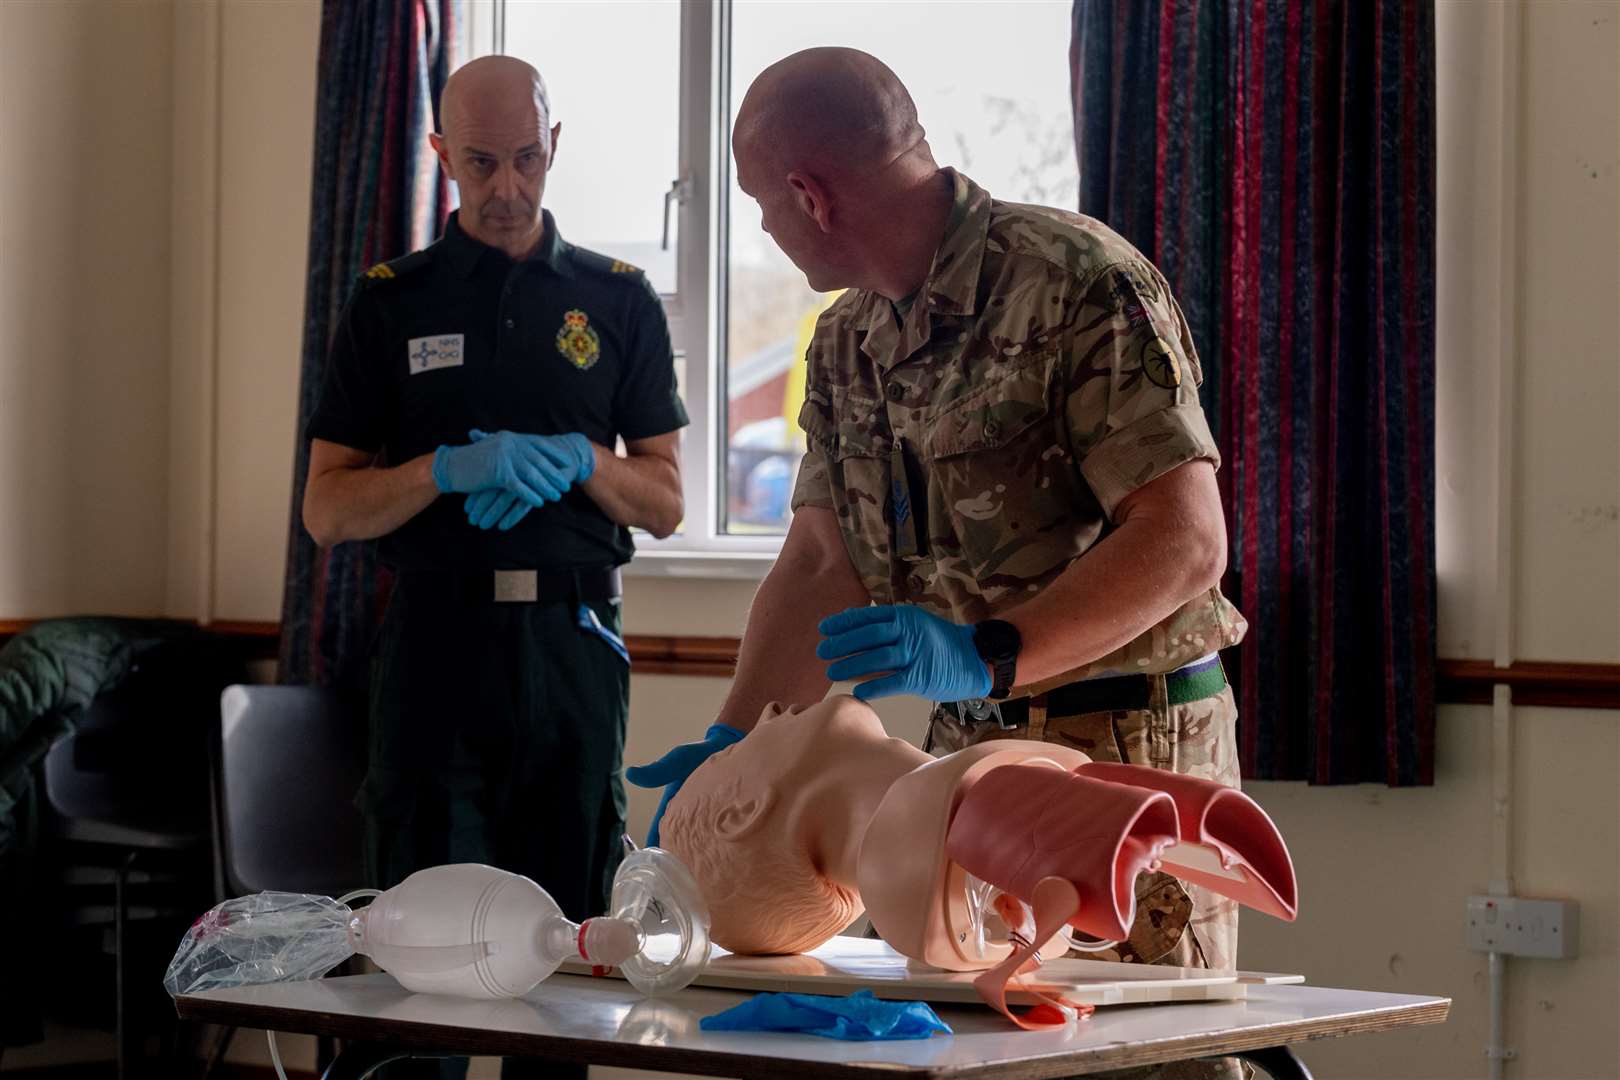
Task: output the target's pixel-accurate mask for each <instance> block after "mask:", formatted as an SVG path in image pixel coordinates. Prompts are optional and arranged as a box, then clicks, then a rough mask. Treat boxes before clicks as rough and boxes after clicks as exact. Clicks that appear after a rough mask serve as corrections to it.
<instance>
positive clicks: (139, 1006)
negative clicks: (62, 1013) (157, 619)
mask: <svg viewBox="0 0 1620 1080" xmlns="http://www.w3.org/2000/svg"><path fill="white" fill-rule="evenodd" d="M239 677H240V668H239V665H237V664H236V663H234V662H233V661H230V660H229V659H227V658H226V656H225V654H224V652H223V649H222V647H221V646H220V645H219V644H218V643H217V642H214V641H212V640H209V639H207V638H202V637H198V638H181V639H177V640H175V641H173V642H170V643H165V644H163V645H160V646H157V647H155V648H153V649H152V650H151V651H150V652H148V653H147V654H145V655H144V656H142V658H141V659H140V661H139V662H137V663H136V664H135V665H134V666H133V667H131V669H130V671H129V673H128V675H127V676H126V678H125V679H124V680H123V682H122V683H120V684H119V685H118V686H117V687H115V688H114V689H112V690H110V691H108V692H106V693H103V694H101V695H99V696H97V697H96V698H95V699H94V700H93V701H92V702H91V703H90V705H89V706H87V707H86V708H85V709H84V710H83V712H82V713H80V715H79V716H78V717H77V718H76V723H75V725H74V731H73V732H72V734H70V735H68V736H67V737H66V738H64V739H62V740H61V741H59V742H58V743H56V745H55V746H53V747H52V748H51V750H50V752H49V753H48V754H47V755H46V757H45V761H44V763H43V769H42V772H43V778H44V783H43V785H42V787H43V790H44V795H45V799H44V803H43V810H44V814H43V816H42V831H43V833H44V838H43V841H42V845H41V852H42V856H43V859H42V863H43V865H45V866H46V867H47V873H46V877H47V879H48V882H49V884H48V888H49V889H50V890H51V892H52V896H51V903H50V906H51V909H52V910H53V912H54V913H55V915H56V917H57V918H58V919H59V921H60V924H61V925H60V926H59V929H60V930H61V931H62V932H63V937H64V939H65V940H67V941H70V942H73V943H75V944H76V945H78V946H80V947H79V948H78V950H77V951H78V954H79V955H78V956H77V959H76V960H74V961H72V962H71V963H62V964H60V966H63V967H67V968H70V969H76V970H77V977H78V980H79V985H78V986H77V987H73V986H64V987H61V988H59V990H58V993H57V995H56V996H59V997H61V998H63V999H69V998H70V997H73V998H76V997H79V996H80V995H82V992H83V983H84V981H85V978H84V972H85V967H84V966H85V965H91V966H92V967H91V970H93V968H94V966H95V965H96V960H95V957H96V956H98V955H104V954H105V953H106V952H111V954H112V963H113V973H112V974H113V982H114V992H113V1009H114V1016H115V1021H114V1023H115V1028H116V1030H117V1033H118V1035H117V1043H118V1059H117V1069H118V1076H119V1077H120V1078H124V1077H127V1076H129V1075H131V1071H132V1068H133V1067H134V1063H135V1062H136V1061H137V1060H139V1059H141V1058H143V1057H144V1055H143V1053H142V1052H141V1050H140V1048H139V1047H138V1046H137V1042H138V1041H144V1040H142V1039H141V1035H142V1034H143V1033H144V1032H146V1031H149V1030H151V1028H150V1027H146V1026H144V1024H145V1021H147V1020H151V1021H152V1022H153V1026H156V1025H159V1024H160V1025H161V1027H160V1028H159V1029H158V1030H159V1032H160V1033H161V1034H162V1035H164V1036H165V1038H167V1037H168V1036H169V1035H171V1034H172V1030H173V1014H172V1011H170V1010H168V1009H166V1008H165V1005H166V996H165V995H163V994H162V991H161V988H160V983H161V978H162V974H163V965H164V964H165V963H166V962H167V960H168V956H169V954H171V953H172V952H173V949H174V945H175V942H177V941H178V940H179V935H180V933H181V932H183V931H184V929H185V927H186V926H187V925H188V924H189V923H190V921H191V919H193V918H195V917H196V914H197V912H198V909H199V905H204V906H205V905H206V901H207V897H208V894H209V891H210V889H209V885H210V880H209V878H210V874H209V868H210V864H211V860H210V858H209V844H208V840H209V798H208V789H209V755H208V744H209V741H210V739H211V738H212V737H213V724H212V722H211V720H212V716H213V708H214V706H213V702H215V701H216V700H217V699H218V695H219V693H220V688H221V687H222V686H224V685H226V684H228V683H229V682H231V681H232V680H233V679H235V678H239ZM86 938H88V939H89V940H90V941H93V942H94V946H93V948H92V947H85V946H86V945H87V944H88V943H87V942H86V941H84V940H81V939H86ZM88 981H89V982H90V983H91V984H94V982H95V981H96V980H95V978H94V976H91V977H90V978H89V980H88ZM75 990H77V993H74V991H75Z"/></svg>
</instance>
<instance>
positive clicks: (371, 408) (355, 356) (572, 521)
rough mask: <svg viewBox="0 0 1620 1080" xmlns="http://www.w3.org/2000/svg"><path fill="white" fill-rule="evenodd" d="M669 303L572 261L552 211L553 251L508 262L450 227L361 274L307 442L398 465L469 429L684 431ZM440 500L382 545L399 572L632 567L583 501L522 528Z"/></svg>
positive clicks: (555, 508)
mask: <svg viewBox="0 0 1620 1080" xmlns="http://www.w3.org/2000/svg"><path fill="white" fill-rule="evenodd" d="M686 422H687V419H686V410H685V408H683V407H682V405H681V400H680V397H679V396H678V395H677V394H676V392H675V366H674V356H673V353H672V351H671V348H670V341H669V326H668V324H667V323H666V322H665V319H664V308H663V305H662V304H660V303H659V301H658V294H657V292H656V291H655V290H654V289H653V287H652V285H651V284H649V283H648V281H647V279H646V277H645V276H644V275H643V274H642V273H641V271H639V270H637V269H636V268H635V267H633V266H630V265H628V264H626V263H622V262H618V261H616V260H614V259H611V258H608V257H606V256H603V255H598V254H596V253H595V252H591V251H586V250H584V249H583V248H576V247H574V246H573V245H571V244H569V243H567V242H566V241H564V240H563V239H562V237H561V236H559V235H558V233H557V225H556V222H555V221H553V220H552V216H551V213H550V212H549V211H546V212H545V239H544V240H543V241H542V243H541V245H540V248H539V249H538V250H537V251H536V252H535V253H534V255H532V256H531V257H529V258H528V259H525V260H523V261H521V262H514V261H512V260H511V259H510V258H508V257H507V256H506V254H505V253H504V252H502V251H500V250H499V249H496V248H492V247H489V246H487V245H485V244H481V243H479V242H478V241H477V240H474V239H473V238H472V237H470V236H468V235H467V234H466V232H464V231H463V230H462V228H461V225H460V223H459V222H458V220H457V215H455V214H451V215H450V222H449V224H448V226H447V227H446V228H445V233H444V236H442V237H441V238H440V239H439V240H438V241H436V242H435V243H434V244H432V245H431V246H429V247H427V248H425V249H424V250H422V251H418V252H414V253H412V254H410V255H407V256H405V257H404V258H402V259H396V260H394V261H393V262H390V263H384V264H382V265H380V266H375V267H373V268H372V269H371V270H368V271H367V272H366V274H365V275H364V276H363V277H362V278H361V279H360V281H359V282H358V284H357V285H356V287H355V290H354V293H353V295H352V296H351V297H350V299H349V303H348V305H347V307H346V308H345V309H344V311H343V315H342V319H341V322H340V325H339V326H338V329H337V333H336V335H335V336H334V338H333V341H332V352H331V362H330V363H329V364H328V366H327V378H326V382H325V385H324V386H323V388H322V392H321V399H320V403H319V405H317V407H316V409H315V413H314V415H313V416H312V417H311V418H310V421H309V426H308V429H307V431H306V435H307V436H308V437H310V438H316V439H325V440H327V441H329V442H334V443H339V444H341V445H343V446H348V447H352V448H354V449H356V450H363V451H367V452H372V451H378V450H380V451H382V453H383V457H384V459H385V463H387V464H401V463H403V462H406V461H409V460H411V459H412V458H414V457H417V456H418V455H421V454H427V453H431V452H432V451H433V450H434V449H435V448H436V447H438V446H441V445H446V444H448V445H451V446H459V445H461V444H464V443H466V442H468V441H469V440H468V436H467V432H468V431H469V430H470V429H472V428H481V429H483V430H484V431H489V432H495V431H502V430H506V431H518V432H525V433H528V434H536V435H559V434H563V433H566V432H570V431H578V432H581V433H582V434H584V435H585V437H586V438H588V439H590V440H591V441H592V442H594V443H598V444H600V445H603V446H610V447H611V446H613V445H614V442H615V440H616V439H617V438H619V437H621V436H622V437H623V438H625V439H627V440H630V439H644V438H648V437H650V436H653V435H662V434H664V433H666V432H670V431H674V430H676V429H677V428H680V427H682V426H684V425H685V424H686ZM464 499H465V497H464V496H462V495H442V496H440V497H439V498H438V499H437V500H436V501H435V502H434V503H433V504H432V505H431V506H429V507H428V508H427V509H426V510H423V511H422V512H421V513H420V514H418V515H416V516H415V517H414V518H412V519H411V520H410V521H408V522H406V523H405V524H404V525H402V526H400V527H399V528H398V529H396V530H395V531H394V532H392V533H390V534H388V535H387V536H385V537H383V539H382V542H381V546H380V553H381V556H382V558H383V559H384V560H385V561H387V562H389V563H391V564H393V565H395V566H398V567H401V568H404V569H419V570H482V569H489V568H508V569H510V568H527V567H538V568H541V569H546V570H570V569H578V568H584V567H596V566H617V565H619V564H620V563H624V562H627V561H629V559H630V555H631V550H632V544H631V540H630V531H629V530H628V529H625V528H623V527H621V526H618V525H615V524H614V523H613V522H612V521H610V520H609V519H608V517H607V515H605V514H604V513H602V511H601V510H600V509H599V508H598V507H597V505H596V503H595V502H594V501H592V499H591V498H590V496H588V495H586V494H585V493H584V492H583V491H581V490H580V489H579V488H577V487H576V488H573V489H571V490H570V491H569V492H568V493H567V494H565V495H564V496H563V498H562V499H561V501H559V502H556V503H547V504H546V505H545V506H542V507H538V508H536V509H534V510H531V511H529V513H528V515H527V516H526V517H524V519H523V520H522V521H520V522H519V523H518V524H517V525H516V526H515V527H514V528H512V529H510V530H508V531H506V532H501V531H500V530H499V529H487V530H484V529H479V528H478V527H477V526H475V525H472V524H469V523H468V521H467V516H466V513H465V511H464V509H463V502H464Z"/></svg>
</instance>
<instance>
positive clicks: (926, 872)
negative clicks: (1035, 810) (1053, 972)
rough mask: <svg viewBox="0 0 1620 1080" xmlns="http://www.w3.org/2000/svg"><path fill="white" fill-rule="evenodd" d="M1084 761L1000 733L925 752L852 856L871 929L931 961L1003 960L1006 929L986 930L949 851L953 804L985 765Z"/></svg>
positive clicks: (979, 964)
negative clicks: (929, 755) (937, 753)
mask: <svg viewBox="0 0 1620 1080" xmlns="http://www.w3.org/2000/svg"><path fill="white" fill-rule="evenodd" d="M1090 760H1091V759H1090V758H1088V757H1087V756H1086V755H1085V754H1082V753H1081V752H1080V751H1078V750H1071V749H1069V748H1068V747H1064V746H1055V745H1053V744H1051V743H1042V742H1031V741H1029V740H1025V739H997V740H994V741H991V742H986V743H979V744H978V745H976V746H970V747H967V748H966V749H963V750H959V751H957V752H956V753H954V754H951V755H949V756H948V757H943V758H937V759H930V760H928V761H926V762H925V763H923V764H921V765H919V767H917V768H916V769H914V770H912V771H911V772H909V773H907V774H905V775H904V776H902V777H900V779H898V780H896V781H895V782H894V784H893V785H892V786H891V787H890V788H889V791H888V794H887V795H886V796H884V798H883V801H882V802H881V803H880V804H879V805H878V810H877V813H876V814H874V815H873V816H872V819H871V821H870V822H869V823H868V825H867V828H866V832H865V834H864V835H863V837H862V840H861V848H860V855H859V858H858V861H857V864H856V881H857V883H858V885H859V888H860V893H861V899H862V900H863V901H864V902H865V904H866V913H867V916H868V917H869V918H870V919H871V920H872V926H873V928H874V929H876V930H877V932H878V934H879V935H880V936H882V938H883V939H884V940H885V941H887V942H888V943H889V944H890V945H891V946H893V947H894V948H895V950H896V951H898V952H901V953H904V954H905V955H906V956H909V957H911V958H912V959H914V960H919V961H922V962H923V963H926V964H931V965H933V966H934V967H939V968H945V969H947V970H951V971H973V970H977V969H980V968H986V967H990V966H992V965H994V964H996V963H998V962H1000V961H1001V960H1002V959H1003V958H1004V957H1005V956H1006V955H1007V954H1008V953H1009V952H1010V951H1011V946H1010V945H1008V944H1007V943H1006V941H1005V935H1004V934H1001V933H997V932H991V933H990V934H988V935H987V933H986V928H985V927H984V925H983V916H982V912H981V911H980V910H976V907H975V905H973V904H972V903H970V900H969V888H970V882H969V875H968V874H967V872H966V871H965V870H964V869H963V868H962V867H961V866H960V865H958V864H957V863H954V862H952V861H951V859H950V858H949V856H948V855H947V854H946V848H945V840H946V835H947V834H948V832H949V831H950V825H951V820H952V817H953V815H954V814H955V812H956V808H957V806H958V805H959V804H960V803H961V801H962V798H963V796H964V795H965V794H966V793H967V791H968V790H969V789H970V788H971V787H972V786H973V784H974V783H975V782H976V781H977V780H978V779H979V778H980V777H982V776H984V774H985V773H987V772H989V771H990V770H991V769H995V768H999V767H1001V766H1003V765H1015V764H1017V765H1030V766H1038V767H1043V768H1051V769H1057V770H1061V771H1063V772H1067V771H1069V770H1070V769H1073V768H1075V767H1076V766H1079V765H1084V764H1085V763H1087V762H1088V761H1090ZM992 939H1000V940H992ZM1067 948H1068V941H1067V938H1066V936H1064V937H1057V938H1053V939H1052V940H1051V941H1049V942H1048V943H1047V944H1046V946H1044V947H1043V948H1042V949H1041V954H1042V956H1043V957H1046V958H1048V959H1050V958H1051V957H1053V956H1061V955H1062V954H1063V953H1064V952H1065V951H1066V950H1067Z"/></svg>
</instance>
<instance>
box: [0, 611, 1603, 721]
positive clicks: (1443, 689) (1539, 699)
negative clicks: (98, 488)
mask: <svg viewBox="0 0 1620 1080" xmlns="http://www.w3.org/2000/svg"><path fill="white" fill-rule="evenodd" d="M35 621H36V620H34V619H0V645H3V644H4V643H5V642H6V641H8V640H10V639H11V637H12V636H13V635H14V634H17V633H20V632H21V631H23V630H25V629H27V628H28V627H29V626H30V625H32V624H33V623H34V622H35ZM208 629H210V630H212V631H213V632H214V633H216V634H220V635H222V636H224V637H226V638H229V639H230V640H232V641H234V642H236V643H238V644H239V645H240V646H241V649H242V655H243V658H244V659H249V660H273V659H275V656H276V648H277V643H278V641H279V639H280V636H281V627H280V625H279V624H277V623H273V622H214V623H210V624H209V626H208ZM625 644H626V645H628V646H629V648H630V666H631V670H632V671H634V672H635V673H636V674H638V675H700V676H708V677H713V678H730V677H731V674H732V671H733V670H734V669H735V667H736V661H737V646H738V642H737V639H736V638H729V637H672V636H662V635H656V634H630V635H627V636H626V637H625ZM1438 675H1439V681H1438V683H1437V686H1436V693H1435V697H1436V700H1437V701H1438V702H1439V703H1440V704H1442V705H1482V704H1489V703H1490V700H1491V694H1492V691H1493V689H1494V688H1495V687H1496V686H1497V685H1498V684H1500V685H1504V686H1507V687H1509V688H1510V689H1511V690H1512V692H1513V704H1515V705H1546V706H1557V707H1565V708H1582V709H1620V664H1569V663H1557V662H1549V661H1540V660H1526V661H1520V662H1518V663H1515V664H1513V665H1512V666H1510V667H1505V668H1498V667H1496V666H1494V665H1493V664H1492V663H1491V662H1490V661H1489V660H1445V659H1443V660H1441V661H1440V668H1439V672H1438Z"/></svg>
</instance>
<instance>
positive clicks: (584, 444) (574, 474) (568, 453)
mask: <svg viewBox="0 0 1620 1080" xmlns="http://www.w3.org/2000/svg"><path fill="white" fill-rule="evenodd" d="M529 438H531V439H533V440H534V441H535V443H536V445H538V446H540V447H541V448H542V449H544V450H545V451H546V452H547V453H548V454H550V455H551V456H552V457H553V458H561V459H562V460H563V461H564V462H565V468H567V470H568V479H569V481H570V482H571V483H575V484H583V483H584V482H585V481H587V480H589V479H590V478H591V473H593V472H595V471H596V448H595V447H594V446H592V445H591V440H589V439H587V438H586V437H585V436H583V435H581V434H580V433H579V432H577V431H570V432H569V433H568V434H566V435H530V436H529Z"/></svg>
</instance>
